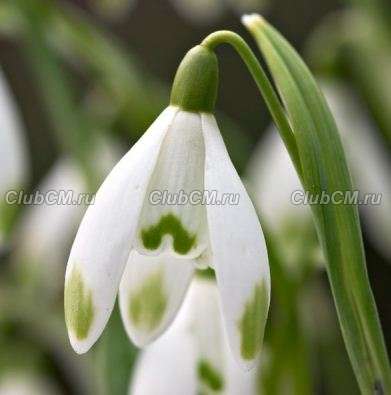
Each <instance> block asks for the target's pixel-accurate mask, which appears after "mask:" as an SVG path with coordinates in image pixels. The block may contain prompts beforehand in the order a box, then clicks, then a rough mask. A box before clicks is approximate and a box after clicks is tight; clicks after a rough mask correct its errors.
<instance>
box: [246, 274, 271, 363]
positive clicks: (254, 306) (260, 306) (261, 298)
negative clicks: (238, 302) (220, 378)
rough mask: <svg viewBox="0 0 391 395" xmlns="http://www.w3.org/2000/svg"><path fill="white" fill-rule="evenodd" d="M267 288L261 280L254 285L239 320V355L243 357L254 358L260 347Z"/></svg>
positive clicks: (264, 318)
mask: <svg viewBox="0 0 391 395" xmlns="http://www.w3.org/2000/svg"><path fill="white" fill-rule="evenodd" d="M268 299H269V298H268V294H267V289H266V286H265V284H264V282H263V281H262V282H261V283H259V284H258V285H256V286H255V288H254V292H253V295H252V296H251V298H250V300H249V301H248V302H247V303H246V305H245V308H244V312H243V316H242V318H241V320H240V322H239V329H240V335H241V349H240V352H241V355H242V357H243V359H247V360H250V359H254V358H255V357H256V356H257V354H258V352H259V351H260V349H261V345H262V340H263V333H264V330H265V323H266V318H267V311H268Z"/></svg>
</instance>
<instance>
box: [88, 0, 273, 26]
mask: <svg viewBox="0 0 391 395" xmlns="http://www.w3.org/2000/svg"><path fill="white" fill-rule="evenodd" d="M88 1H89V4H90V5H91V7H92V9H93V10H94V11H95V12H96V13H97V14H99V15H101V16H103V17H106V18H108V19H118V18H124V17H126V16H128V15H129V14H130V13H131V12H132V10H133V8H134V7H135V6H136V4H137V0H88ZM139 1H140V0H139ZM167 2H168V3H171V4H172V6H173V7H174V9H175V11H176V12H177V13H178V14H179V16H181V17H183V18H184V19H186V20H188V21H190V22H192V23H195V24H199V25H205V24H210V23H213V22H214V21H216V19H218V18H220V17H222V16H223V14H224V13H225V12H227V11H228V10H231V11H232V12H234V13H235V14H238V15H241V14H243V13H252V12H261V11H263V10H264V8H265V6H267V4H268V0H169V1H168V0H167Z"/></svg>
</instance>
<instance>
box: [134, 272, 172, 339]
mask: <svg viewBox="0 0 391 395" xmlns="http://www.w3.org/2000/svg"><path fill="white" fill-rule="evenodd" d="M167 306H168V299H167V293H166V291H165V289H164V278H163V273H162V271H156V272H155V273H152V274H151V275H150V276H148V277H147V278H145V279H144V280H143V282H142V283H141V284H140V287H139V288H138V289H137V290H136V291H135V292H132V294H131V295H130V300H129V317H130V321H131V322H132V323H133V325H134V326H135V327H136V328H138V329H140V330H145V331H148V332H151V331H153V330H154V329H156V328H157V327H158V325H159V324H160V322H161V321H162V319H163V317H164V314H165V313H166V308H167Z"/></svg>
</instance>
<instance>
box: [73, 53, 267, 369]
mask: <svg viewBox="0 0 391 395" xmlns="http://www.w3.org/2000/svg"><path fill="white" fill-rule="evenodd" d="M217 81H218V66H217V59H216V56H215V55H214V53H213V52H212V51H210V50H209V49H208V48H205V47H203V46H197V47H195V48H193V49H192V50H190V51H189V53H188V54H187V55H186V56H185V58H184V60H183V61H182V63H181V65H180V67H179V69H178V72H177V74H176V77H175V81H174V85H173V90H172V94H171V103H170V106H169V107H168V108H166V109H165V110H164V111H163V112H162V114H161V115H160V116H159V117H158V118H157V119H156V121H155V122H154V123H153V124H152V125H151V126H150V128H149V129H148V131H147V132H146V133H145V134H144V135H143V137H142V138H141V139H140V140H139V141H138V142H137V143H136V144H135V146H134V147H133V148H132V149H131V150H130V151H129V152H128V153H127V154H126V155H125V156H124V157H123V158H122V159H121V161H120V162H119V163H118V164H117V165H116V166H115V167H114V169H113V170H112V171H111V173H110V174H109V176H108V177H107V178H106V180H105V181H104V183H103V184H102V186H101V187H100V189H99V191H98V192H97V195H96V198H95V203H94V204H93V205H91V206H90V207H89V208H88V210H87V212H86V214H85V216H84V218H83V221H82V223H81V225H80V228H79V230H78V233H77V235H76V239H75V241H74V244H73V247H72V250H71V253H70V257H69V261H68V266H67V271H66V279H65V316H66V322H67V327H68V332H69V336H70V340H71V343H72V346H73V347H74V349H75V350H76V351H77V352H79V353H83V352H86V351H87V350H88V349H89V348H90V347H91V346H92V344H93V343H94V342H95V341H96V340H97V339H98V337H99V336H100V334H101V332H102V331H103V328H104V327H105V325H106V323H107V321H108V319H109V316H110V314H111V311H112V309H113V306H114V302H115V298H116V295H117V291H118V288H119V290H120V292H119V294H120V295H119V297H120V308H121V314H122V318H123V321H124V324H125V327H126V330H127V333H128V335H129V337H130V338H131V339H132V340H133V342H134V343H135V344H136V345H138V346H144V345H146V344H148V343H150V342H151V341H152V340H154V339H155V338H157V337H158V336H159V335H160V334H161V333H162V332H163V331H164V330H165V329H166V328H167V327H168V326H169V325H170V323H171V322H172V320H173V318H174V317H175V315H176V313H177V311H178V309H179V307H180V305H181V302H182V300H183V298H184V294H185V292H186V290H187V288H188V286H189V283H190V281H191V278H192V276H193V273H194V270H195V268H196V267H208V266H209V267H212V268H214V270H215V273H216V278H217V283H218V287H219V293H220V298H221V302H222V310H223V315H224V320H225V326H226V331H227V334H228V338H229V342H230V346H231V349H232V351H233V353H234V355H235V357H236V359H237V360H238V361H240V362H241V364H242V365H243V366H244V367H245V368H250V367H252V366H254V364H255V360H256V357H257V356H258V354H259V351H260V347H261V343H262V338H263V331H264V326H265V321H266V317H267V312H268V308H269V294H270V276H269V266H268V258H267V252H266V246H265V241H264V238H263V234H262V230H261V227H260V224H259V220H258V218H257V215H256V213H255V210H254V207H253V205H252V203H251V201H250V199H249V197H248V194H247V192H246V190H245V189H244V186H243V184H242V182H241V180H240V178H239V176H238V174H237V172H236V170H235V168H234V167H233V165H232V163H231V160H230V158H229V155H228V153H227V150H226V148H225V145H224V142H223V139H222V137H221V134H220V132H219V129H218V126H217V123H216V120H215V118H214V116H213V115H212V111H213V109H214V104H215V99H216V92H217V84H218V83H217ZM181 196H182V197H181ZM205 199H206V200H205ZM120 283H121V284H120Z"/></svg>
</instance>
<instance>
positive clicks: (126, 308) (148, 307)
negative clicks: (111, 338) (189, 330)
mask: <svg viewBox="0 0 391 395" xmlns="http://www.w3.org/2000/svg"><path fill="white" fill-rule="evenodd" d="M193 273H194V263H193V262H192V261H187V260H184V259H177V258H174V257H172V256H169V255H167V254H161V255H159V256H156V257H153V256H146V255H140V254H139V253H137V252H136V251H133V252H132V253H131V254H130V257H129V260H128V263H127V265H126V269H125V272H124V275H123V276H122V280H121V285H120V298H119V302H120V310H121V316H122V320H123V322H124V324H125V328H126V331H127V333H128V335H129V337H130V338H131V339H132V341H133V342H134V343H135V344H136V345H137V346H139V347H143V346H145V345H147V344H149V343H150V342H151V341H153V340H155V339H156V338H157V337H158V336H160V335H161V333H162V332H164V331H165V330H166V328H167V327H168V326H169V325H170V324H171V322H172V320H173V319H174V318H175V316H176V314H177V312H178V309H179V308H180V306H181V305H182V302H183V300H184V298H185V293H186V291H187V288H188V286H189V283H190V281H191V278H192V276H193Z"/></svg>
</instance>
